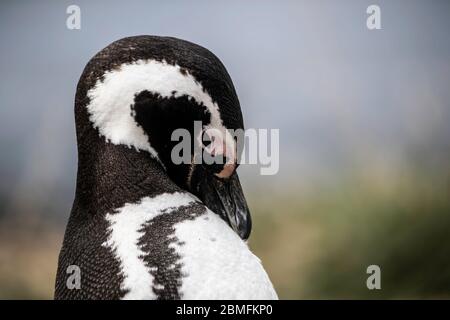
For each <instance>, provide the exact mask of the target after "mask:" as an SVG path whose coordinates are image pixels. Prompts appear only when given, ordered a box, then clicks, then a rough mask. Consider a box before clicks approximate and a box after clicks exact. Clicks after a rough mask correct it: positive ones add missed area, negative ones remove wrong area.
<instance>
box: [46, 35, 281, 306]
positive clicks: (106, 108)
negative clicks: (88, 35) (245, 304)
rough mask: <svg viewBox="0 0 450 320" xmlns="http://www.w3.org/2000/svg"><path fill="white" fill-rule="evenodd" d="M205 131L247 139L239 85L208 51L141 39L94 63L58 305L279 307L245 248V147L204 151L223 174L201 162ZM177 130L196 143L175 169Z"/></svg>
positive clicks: (79, 115)
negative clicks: (254, 303) (241, 157)
mask: <svg viewBox="0 0 450 320" xmlns="http://www.w3.org/2000/svg"><path fill="white" fill-rule="evenodd" d="M196 121H200V123H201V124H202V129H205V128H214V129H217V130H220V132H224V133H225V135H228V134H229V132H230V130H238V129H243V128H244V124H243V117H242V112H241V108H240V104H239V100H238V97H237V95H236V92H235V88H234V85H233V83H232V80H231V78H230V76H229V74H228V72H227V70H226V69H225V67H224V65H223V64H222V63H221V61H220V60H219V59H218V58H217V57H216V56H215V55H214V54H213V53H211V52H210V51H209V50H207V49H205V48H203V47H201V46H199V45H196V44H194V43H191V42H188V41H185V40H181V39H177V38H173V37H160V36H147V35H144V36H133V37H127V38H123V39H120V40H118V41H115V42H113V43H111V44H110V45H108V46H107V47H105V48H104V49H103V50H101V51H100V52H98V53H97V54H96V55H95V56H94V57H93V58H92V59H91V60H90V61H89V62H88V63H87V65H86V67H85V68H84V70H83V72H82V75H81V77H80V80H79V82H78V85H77V90H76V95H75V124H76V136H77V145H78V170H77V180H76V192H75V198H74V202H73V206H72V210H71V213H70V217H69V220H68V223H67V227H66V231H65V234H64V240H63V244H62V248H61V251H60V254H59V259H58V268H57V274H56V284H55V299H124V300H130V299H131V300H136V299H145V300H167V299H213V300H215V299H264V300H265V299H278V297H277V293H276V292H275V290H274V287H273V285H272V283H271V281H270V279H269V277H268V275H267V273H266V271H265V270H264V268H263V266H262V264H261V261H260V260H259V259H258V258H257V257H256V256H255V255H254V254H253V253H252V252H251V251H250V249H249V247H248V245H247V242H246V240H247V239H248V237H249V235H250V231H251V218H250V213H249V209H248V207H247V204H246V200H245V197H244V194H243V191H242V188H241V185H240V182H239V178H238V175H237V173H236V169H237V167H238V163H237V162H238V161H237V158H238V154H239V150H237V147H236V140H234V139H222V140H221V139H214V140H211V141H210V142H209V144H208V143H205V144H204V145H202V146H200V147H201V148H202V150H204V149H205V148H208V146H209V147H211V145H212V146H213V147H214V148H213V149H211V148H210V149H209V150H215V153H214V155H215V156H217V155H221V156H223V157H225V158H226V159H227V161H224V162H223V164H220V163H219V164H217V163H213V164H205V163H203V162H198V161H194V160H195V159H196V156H197V154H196V152H195V151H194V150H196V148H194V147H195V146H196V145H197V144H199V143H200V142H199V139H198V137H194V136H193V135H194V134H195V130H194V125H193V123H195V122H196ZM177 129H183V130H185V131H187V132H189V133H190V134H192V139H191V141H190V144H191V145H192V146H193V148H192V149H191V154H189V158H188V159H191V161H186V162H183V163H175V162H174V161H173V160H172V159H173V157H172V151H173V148H174V147H175V145H176V143H178V142H177V141H173V139H172V133H173V132H174V130H177ZM202 132H203V131H202ZM201 143H203V142H201ZM197 150H198V149H197ZM74 270H75V271H76V272H75V271H74ZM75 273H76V274H75ZM75 276H76V277H77V278H74V277H75ZM74 279H75V280H74ZM73 281H75V282H77V283H76V284H75V285H70V284H71V282H73ZM72 284H73V283H72Z"/></svg>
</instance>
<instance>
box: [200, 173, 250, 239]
mask: <svg viewBox="0 0 450 320" xmlns="http://www.w3.org/2000/svg"><path fill="white" fill-rule="evenodd" d="M196 189H197V190H198V197H199V198H200V199H201V200H202V201H203V203H204V204H205V205H206V206H207V207H208V208H209V209H210V210H211V211H213V212H215V213H217V214H218V215H220V216H221V217H222V219H224V220H225V221H226V222H227V223H228V224H229V225H230V226H231V228H233V230H234V231H235V232H236V233H237V234H238V235H239V236H240V237H241V238H242V239H244V240H247V239H248V237H249V236H250V232H251V229H252V221H251V217H250V211H249V209H248V206H247V201H246V200H245V197H244V193H243V191H242V187H241V183H240V182H239V177H238V175H237V173H236V172H233V173H232V174H231V176H229V177H228V178H225V179H223V178H220V177H218V176H217V175H215V174H211V173H208V172H204V175H203V177H202V179H201V180H200V182H199V184H198V186H197V188H196Z"/></svg>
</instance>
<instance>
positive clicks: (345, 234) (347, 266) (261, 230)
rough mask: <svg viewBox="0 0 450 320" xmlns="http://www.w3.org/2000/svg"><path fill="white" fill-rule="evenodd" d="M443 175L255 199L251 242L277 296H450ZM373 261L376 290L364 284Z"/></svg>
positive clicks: (448, 214)
mask: <svg viewBox="0 0 450 320" xmlns="http://www.w3.org/2000/svg"><path fill="white" fill-rule="evenodd" d="M448 177H449V175H448V173H443V175H441V176H431V175H426V176H417V175H414V176H408V175H406V176H397V177H395V179H394V181H381V183H380V181H378V182H376V181H374V180H373V179H371V178H369V179H367V178H359V179H352V180H350V181H346V182H343V183H341V184H339V185H336V186H334V187H328V188H322V189H320V188H319V189H318V190H316V191H315V192H313V194H310V195H309V196H306V197H303V196H302V195H301V194H298V195H297V196H293V195H290V196H289V198H288V196H287V195H286V196H285V198H284V199H282V198H279V199H278V201H276V202H268V201H264V199H261V197H259V198H258V201H253V202H252V206H253V207H254V211H255V212H258V216H257V217H256V218H255V226H254V233H253V235H252V237H251V241H250V245H251V247H252V248H253V250H254V251H255V253H256V254H257V255H259V256H260V257H261V259H262V261H263V263H264V265H265V267H266V269H267V270H268V272H269V274H270V276H271V278H272V280H273V282H274V284H275V286H276V288H277V290H278V293H279V295H280V297H281V298H285V299H303V298H307V299H311V298H317V299H377V298H386V299H398V298H406V299H409V298H450V187H449V181H450V180H449V178H448ZM392 178H394V177H392ZM251 198H252V199H256V198H255V197H251ZM269 203H270V204H269ZM271 212H272V213H273V214H270V213H271ZM372 264H375V265H378V266H380V268H381V288H382V289H381V290H368V289H367V287H366V280H367V277H368V276H369V275H368V274H367V273H366V269H367V267H368V266H369V265H372Z"/></svg>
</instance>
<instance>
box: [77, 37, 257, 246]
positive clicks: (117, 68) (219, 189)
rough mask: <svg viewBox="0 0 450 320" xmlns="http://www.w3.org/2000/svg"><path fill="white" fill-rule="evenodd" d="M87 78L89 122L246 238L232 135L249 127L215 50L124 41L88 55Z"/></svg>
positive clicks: (164, 41)
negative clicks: (150, 161)
mask: <svg viewBox="0 0 450 320" xmlns="http://www.w3.org/2000/svg"><path fill="white" fill-rule="evenodd" d="M82 81H83V82H84V84H83V86H81V87H82V89H83V88H85V96H86V103H85V107H86V109H87V113H88V116H89V120H90V125H92V126H93V127H94V128H95V129H96V130H97V131H98V133H99V135H100V136H101V137H102V138H104V139H106V141H107V142H108V143H112V144H118V145H126V146H128V147H129V150H130V152H148V153H150V154H151V156H152V157H153V158H154V159H155V161H158V162H159V163H160V164H161V165H162V167H163V168H164V170H165V172H166V174H167V175H168V176H169V178H170V179H171V180H172V181H173V182H175V183H176V184H177V185H178V186H179V187H180V188H182V189H185V190H187V191H189V192H191V193H193V194H194V195H196V196H197V197H198V198H200V200H202V201H203V202H204V204H205V205H206V206H207V207H208V208H209V209H211V210H212V211H213V212H215V213H217V214H219V215H220V216H221V217H222V218H223V219H224V220H225V221H226V222H228V224H229V225H230V226H231V227H232V228H233V229H234V230H235V231H236V232H237V233H238V234H239V236H240V237H241V238H243V239H247V238H248V236H249V234H250V231H251V218H250V213H249V210H248V207H247V204H246V200H245V197H244V195H243V192H242V188H241V185H240V182H239V178H238V176H237V173H236V169H237V167H238V157H239V155H240V152H241V151H242V150H238V143H237V139H236V138H235V137H234V136H233V134H232V133H233V132H234V131H236V130H243V129H244V124H243V119H242V113H241V108H240V104H239V100H238V98H237V95H236V92H235V89H234V86H233V83H232V81H231V78H230V76H229V75H228V73H227V71H226V69H225V67H224V66H223V64H222V63H221V62H220V60H219V59H218V58H217V57H216V56H215V55H214V54H212V53H211V52H210V51H208V50H207V49H205V48H203V47H201V46H198V45H196V44H193V43H190V42H187V41H183V40H179V39H176V38H167V37H154V36H138V37H130V38H124V39H121V40H119V41H116V42H114V43H112V44H111V45H109V46H108V47H106V48H105V49H103V50H102V51H100V52H99V53H98V54H97V55H96V56H95V57H94V58H93V59H91V61H90V62H89V63H88V65H87V66H86V68H85V70H84V72H83V75H82V77H81V79H80V83H81V82H82ZM86 82H88V83H87V84H86ZM80 83H79V89H80ZM77 95H78V92H77ZM241 132H242V131H241ZM205 157H206V158H208V160H207V161H206V160H205Z"/></svg>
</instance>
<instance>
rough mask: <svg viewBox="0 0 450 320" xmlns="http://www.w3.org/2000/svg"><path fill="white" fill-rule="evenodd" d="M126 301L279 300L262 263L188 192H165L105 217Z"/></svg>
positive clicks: (108, 241)
mask: <svg viewBox="0 0 450 320" xmlns="http://www.w3.org/2000/svg"><path fill="white" fill-rule="evenodd" d="M106 219H107V220H108V222H109V228H108V233H109V237H108V240H107V241H106V242H105V243H104V244H103V246H105V247H108V248H110V249H111V250H112V252H113V254H114V255H115V256H116V258H117V260H118V261H119V263H120V268H121V274H122V276H123V281H122V284H121V289H122V290H123V292H125V295H124V296H123V297H122V298H123V299H275V298H276V293H275V291H274V289H273V286H272V284H271V282H270V280H269V278H268V276H267V274H266V272H265V271H264V269H263V267H262V265H261V263H260V261H259V259H258V258H257V257H256V256H254V255H253V254H252V253H251V251H250V250H249V249H248V247H247V244H246V243H245V242H244V241H242V240H241V238H240V237H239V236H238V235H237V234H236V233H235V232H234V231H233V230H232V229H231V228H230V227H229V226H228V225H227V224H226V223H225V222H224V221H223V220H222V219H221V218H220V217H219V216H218V215H217V214H215V213H213V212H211V211H210V210H208V209H207V208H206V207H205V206H204V205H203V204H201V203H199V202H197V201H196V199H195V197H193V196H192V195H190V194H187V193H186V194H184V193H175V194H164V195H160V196H157V197H155V198H147V199H143V200H142V201H141V202H140V203H137V204H130V205H126V206H124V207H123V208H121V209H119V210H117V211H116V212H115V213H114V214H110V215H107V217H106Z"/></svg>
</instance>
